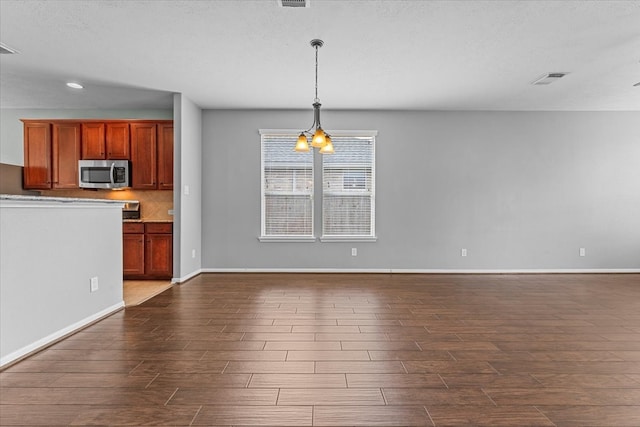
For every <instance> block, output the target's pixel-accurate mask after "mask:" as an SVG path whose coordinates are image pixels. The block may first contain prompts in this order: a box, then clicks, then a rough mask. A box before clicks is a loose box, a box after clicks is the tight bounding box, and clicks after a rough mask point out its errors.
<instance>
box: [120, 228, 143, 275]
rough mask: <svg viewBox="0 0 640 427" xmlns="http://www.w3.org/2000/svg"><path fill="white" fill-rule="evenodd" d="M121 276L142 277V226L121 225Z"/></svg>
mask: <svg viewBox="0 0 640 427" xmlns="http://www.w3.org/2000/svg"><path fill="white" fill-rule="evenodd" d="M122 232H123V235H122V254H123V258H122V269H123V275H124V276H125V277H127V276H142V275H144V224H142V223H124V224H122Z"/></svg>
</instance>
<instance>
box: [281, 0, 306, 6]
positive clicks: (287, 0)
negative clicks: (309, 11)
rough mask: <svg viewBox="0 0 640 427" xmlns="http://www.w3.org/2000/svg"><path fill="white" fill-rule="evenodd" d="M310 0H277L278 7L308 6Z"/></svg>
mask: <svg viewBox="0 0 640 427" xmlns="http://www.w3.org/2000/svg"><path fill="white" fill-rule="evenodd" d="M310 1H311V0H278V6H280V7H309V2H310Z"/></svg>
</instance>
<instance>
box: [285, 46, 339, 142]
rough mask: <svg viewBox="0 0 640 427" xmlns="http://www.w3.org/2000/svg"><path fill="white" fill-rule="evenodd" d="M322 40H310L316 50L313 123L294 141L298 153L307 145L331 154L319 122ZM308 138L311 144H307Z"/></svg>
mask: <svg viewBox="0 0 640 427" xmlns="http://www.w3.org/2000/svg"><path fill="white" fill-rule="evenodd" d="M323 45H324V42H323V41H322V40H320V39H313V40H311V47H313V48H314V49H315V50H316V97H315V99H314V102H313V104H312V105H313V124H312V125H311V127H310V128H309V129H307V130H303V131H301V132H300V135H299V136H298V140H297V142H296V146H295V149H294V150H295V151H297V152H299V153H306V152H308V151H309V145H311V147H314V148H319V149H320V150H319V152H320V153H321V154H333V153H334V150H333V145H332V144H331V137H330V135H329V134H328V133H326V132H325V131H324V129H322V125H321V124H320V107H321V106H322V104H320V99H319V98H318V48H321V47H322V46H323ZM309 138H310V139H311V144H309Z"/></svg>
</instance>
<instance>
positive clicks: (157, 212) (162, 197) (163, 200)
mask: <svg viewBox="0 0 640 427" xmlns="http://www.w3.org/2000/svg"><path fill="white" fill-rule="evenodd" d="M40 193H41V195H42V196H49V197H78V198H84V199H112V200H137V201H139V202H140V218H141V219H143V220H148V221H151V220H156V221H160V220H161V221H166V220H171V221H173V215H169V210H173V191H169V190H162V191H160V190H97V191H92V190H42V191H41V192H40Z"/></svg>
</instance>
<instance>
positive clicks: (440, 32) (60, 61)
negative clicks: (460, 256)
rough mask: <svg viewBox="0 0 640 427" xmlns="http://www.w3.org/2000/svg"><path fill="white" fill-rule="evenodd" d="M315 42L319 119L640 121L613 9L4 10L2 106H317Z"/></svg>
mask: <svg viewBox="0 0 640 427" xmlns="http://www.w3.org/2000/svg"><path fill="white" fill-rule="evenodd" d="M313 38H321V39H323V40H324V41H325V45H324V47H323V48H321V49H320V51H319V73H320V75H319V96H320V99H321V101H322V103H323V108H325V109H417V110H634V111H637V110H640V86H637V87H634V86H633V85H634V84H635V83H638V82H640V2H639V1H609V0H603V1H581V0H573V1H560V0H558V1H515V0H513V1H506V0H505V1H502V0H501V1H418V0H413V1H398V0H387V1H375V0H370V1H366V0H360V1H356V0H311V7H309V8H286V9H285V8H280V7H278V4H277V1H276V0H229V1H224V0H218V1H213V0H211V1H189V0H182V1H177V0H176V1H164V0H163V1H155V0H152V1H138V0H126V1H118V0H109V1H105V0H70V1H63V0H55V1H52V0H46V1H40V0H21V1H14V0H1V1H0V41H1V42H2V43H4V44H5V45H8V46H9V47H12V48H14V49H17V50H18V51H20V54H17V55H0V61H1V62H0V83H1V85H0V91H1V92H0V106H1V107H2V108H170V107H171V105H172V96H171V94H172V93H174V92H180V93H183V94H185V95H186V96H187V97H188V98H190V99H191V100H192V101H194V102H195V103H196V104H198V105H199V106H201V107H203V108H311V103H312V102H313V97H314V49H313V48H312V47H311V46H310V45H309V41H310V40H311V39H313ZM559 71H560V72H570V74H569V75H568V76H566V77H565V78H563V79H562V80H559V81H557V82H555V83H554V84H552V85H549V86H533V85H531V84H530V82H531V81H533V80H534V79H536V78H537V77H539V76H541V75H542V74H544V73H547V72H559ZM69 80H75V81H79V82H81V83H82V84H84V85H85V89H84V90H83V91H80V92H78V91H75V92H74V91H72V90H71V89H68V88H66V87H65V85H64V83H65V82H66V81H69Z"/></svg>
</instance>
